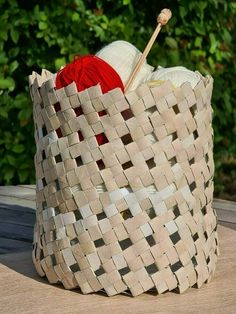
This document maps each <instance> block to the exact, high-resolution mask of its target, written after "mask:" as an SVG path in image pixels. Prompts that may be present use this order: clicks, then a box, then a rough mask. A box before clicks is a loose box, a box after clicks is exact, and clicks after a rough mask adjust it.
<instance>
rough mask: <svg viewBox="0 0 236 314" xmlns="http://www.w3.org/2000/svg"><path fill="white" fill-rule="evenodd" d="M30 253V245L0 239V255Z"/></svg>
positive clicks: (28, 243) (18, 241)
mask: <svg viewBox="0 0 236 314" xmlns="http://www.w3.org/2000/svg"><path fill="white" fill-rule="evenodd" d="M25 251H30V252H31V251H32V243H30V242H25V241H20V240H15V239H9V238H2V237H0V254H9V253H16V252H25Z"/></svg>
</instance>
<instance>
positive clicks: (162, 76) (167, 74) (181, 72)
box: [150, 66, 200, 88]
mask: <svg viewBox="0 0 236 314" xmlns="http://www.w3.org/2000/svg"><path fill="white" fill-rule="evenodd" d="M150 80H163V81H167V80H169V81H171V82H172V84H173V85H174V86H175V87H179V86H181V85H182V84H183V83H185V82H189V83H190V84H191V86H192V88H194V87H195V86H196V85H197V83H198V82H199V81H200V75H199V73H198V72H193V71H190V70H188V69H187V68H185V67H182V66H176V67H171V68H162V67H160V66H159V67H158V69H157V70H156V71H154V72H153V73H152V75H151V77H150Z"/></svg>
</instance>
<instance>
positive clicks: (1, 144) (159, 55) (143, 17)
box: [0, 0, 236, 191]
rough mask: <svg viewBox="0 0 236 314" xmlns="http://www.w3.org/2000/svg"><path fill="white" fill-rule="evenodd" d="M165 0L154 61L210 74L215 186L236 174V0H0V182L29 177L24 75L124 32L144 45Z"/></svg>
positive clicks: (31, 145)
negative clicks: (167, 17) (166, 12)
mask: <svg viewBox="0 0 236 314" xmlns="http://www.w3.org/2000/svg"><path fill="white" fill-rule="evenodd" d="M163 7H169V8H170V9H171V10H172V12H173V18H172V19H171V21H170V23H169V24H168V25H167V26H166V27H164V28H163V30H162V32H161V34H160V35H159V37H158V40H157V43H156V44H155V45H154V47H153V49H152V51H151V53H150V56H149V57H148V61H149V63H151V64H152V65H155V66H157V65H162V66H174V65H184V66H186V67H188V68H190V69H193V70H199V71H200V72H201V73H202V74H208V73H210V74H211V75H212V76H213V77H214V93H213V107H214V131H215V138H214V140H215V164H216V187H217V190H218V191H219V190H220V189H222V188H223V185H222V183H221V182H222V180H221V177H222V175H223V173H226V174H227V175H230V176H231V178H235V172H233V169H234V168H233V166H235V155H236V142H235V140H234V139H235V135H236V127H235V121H236V106H235V101H236V97H235V96H236V85H235V84H234V75H235V59H236V53H235V50H234V49H233V47H234V46H235V38H236V36H235V35H236V33H235V22H234V21H235V17H236V3H235V1H224V0H208V1H199V0H179V1H171V0H166V1H158V2H157V1H154V0H152V1H150V0H149V1H148V0H143V1H137V0H116V1H115V0H107V1H105V0H97V1H95V0H90V1H89V0H88V1H83V0H73V1H70V0H58V1H56V2H53V1H45V0H43V1H25V0H18V1H17V0H11V1H7V0H0V18H1V27H0V96H1V97H0V125H1V128H0V184H10V183H12V184H17V183H26V182H34V179H35V178H34V166H33V156H34V152H35V148H34V147H35V145H34V138H33V133H34V128H33V121H32V104H31V101H30V97H29V91H28V75H29V74H30V73H31V72H32V71H33V70H34V71H40V69H41V68H47V69H48V70H50V71H53V72H55V71H56V70H57V69H59V68H60V66H61V65H63V64H65V63H67V62H69V61H71V60H73V58H74V56H75V55H84V54H87V53H95V52H96V50H98V49H99V48H101V47H102V46H104V45H106V44H107V43H109V42H111V41H113V40H117V39H123V40H128V41H130V42H131V43H133V44H135V45H136V46H137V47H138V48H139V49H141V50H143V48H144V47H145V44H146V43H147V41H148V39H149V37H150V35H151V33H152V31H153V30H154V27H155V24H156V21H155V20H156V13H158V12H159V11H160V10H161V9H162V8H163Z"/></svg>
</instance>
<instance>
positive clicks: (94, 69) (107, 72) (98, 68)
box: [56, 55, 124, 145]
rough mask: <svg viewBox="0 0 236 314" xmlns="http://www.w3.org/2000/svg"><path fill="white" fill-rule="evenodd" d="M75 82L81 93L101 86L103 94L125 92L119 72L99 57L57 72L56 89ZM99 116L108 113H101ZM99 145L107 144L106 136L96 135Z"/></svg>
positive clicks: (80, 59) (89, 58)
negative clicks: (117, 90) (117, 88)
mask: <svg viewBox="0 0 236 314" xmlns="http://www.w3.org/2000/svg"><path fill="white" fill-rule="evenodd" d="M72 82H75V84H76V86H77V90H78V91H79V92H81V91H83V90H84V89H86V88H89V87H91V86H94V85H97V84H100V86H101V90H102V92H103V93H107V92H108V91H110V90H112V89H114V88H116V87H119V88H120V89H121V90H122V91H123V92H124V86H123V83H122V81H121V78H120V76H119V75H118V74H117V72H116V71H115V70H114V69H113V68H112V67H111V66H110V65H109V64H108V63H107V62H105V61H104V60H102V59H100V58H99V57H97V56H93V55H88V56H83V57H80V58H78V59H76V60H74V61H73V62H71V63H70V64H68V65H66V66H65V67H64V68H63V69H61V70H60V71H59V72H57V76H56V88H57V89H59V88H62V87H66V86H67V85H69V84H71V83H72ZM98 114H99V116H103V115H104V114H106V112H105V111H104V110H103V111H100V112H99V113H98ZM96 139H97V142H98V144H99V145H102V144H105V143H106V142H107V138H106V136H105V134H103V133H102V134H98V135H96Z"/></svg>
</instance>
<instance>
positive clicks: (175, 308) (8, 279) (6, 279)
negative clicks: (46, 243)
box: [0, 186, 236, 314]
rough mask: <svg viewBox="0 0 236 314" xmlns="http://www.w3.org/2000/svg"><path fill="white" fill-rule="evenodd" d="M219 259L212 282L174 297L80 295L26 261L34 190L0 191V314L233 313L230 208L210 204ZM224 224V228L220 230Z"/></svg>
mask: <svg viewBox="0 0 236 314" xmlns="http://www.w3.org/2000/svg"><path fill="white" fill-rule="evenodd" d="M214 208H215V209H216V211H217V215H218V221H219V226H218V232H219V239H220V257H219V260H218V263H217V270H216V273H215V277H214V278H213V280H212V282H210V283H209V284H206V285H204V286H203V287H202V288H201V289H194V288H191V289H189V290H187V291H186V292H185V293H184V294H182V295H179V294H176V293H174V292H168V293H165V294H163V295H157V294H156V293H152V292H149V293H144V294H142V295H140V296H138V297H135V298H133V297H130V296H129V295H125V294H123V295H118V296H114V297H107V296H105V294H103V293H94V294H90V295H82V294H81V293H80V291H79V289H76V290H73V291H67V290H64V289H63V288H62V286H60V285H49V284H48V283H47V281H46V279H43V278H40V277H39V276H38V275H37V274H36V272H35V270H34V267H33V264H32V260H31V242H32V232H33V224H34V220H35V187H34V186H18V187H0V253H1V255H0V262H1V264H0V291H1V292H0V313H4V314H5V313H10V314H11V313H135V314H136V313H224V314H226V313H232V314H234V313H236V204H235V203H233V202H227V201H222V200H215V201H214ZM223 225H224V226H223Z"/></svg>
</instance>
